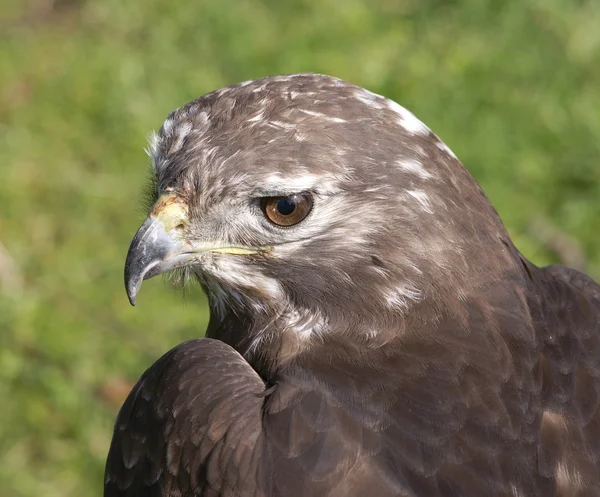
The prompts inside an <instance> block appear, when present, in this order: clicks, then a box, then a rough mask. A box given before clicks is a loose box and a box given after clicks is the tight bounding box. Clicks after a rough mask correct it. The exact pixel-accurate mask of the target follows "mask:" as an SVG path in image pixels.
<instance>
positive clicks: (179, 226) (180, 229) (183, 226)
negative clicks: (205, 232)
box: [175, 223, 185, 232]
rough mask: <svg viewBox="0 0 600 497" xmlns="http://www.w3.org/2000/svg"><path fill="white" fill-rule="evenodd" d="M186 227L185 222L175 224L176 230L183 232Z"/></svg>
mask: <svg viewBox="0 0 600 497" xmlns="http://www.w3.org/2000/svg"><path fill="white" fill-rule="evenodd" d="M184 229H185V224H183V223H179V224H178V225H177V226H175V231H178V232H182V231H183V230H184Z"/></svg>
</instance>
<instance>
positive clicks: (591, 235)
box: [0, 0, 600, 497]
mask: <svg viewBox="0 0 600 497" xmlns="http://www.w3.org/2000/svg"><path fill="white" fill-rule="evenodd" d="M0 18H1V21H0V27H1V28H2V29H1V35H0V43H1V47H0V85H1V86H0V140H1V146H0V173H1V174H0V459H1V460H2V464H0V496H2V497H4V496H7V497H9V496H10V497H12V496H18V497H21V496H23V497H29V496H31V497H33V496H40V495H43V496H44V497H63V496H66V495H77V496H79V497H88V496H94V495H100V494H101V488H102V475H103V465H104V459H105V456H106V452H107V449H108V444H109V441H110V436H111V430H112V423H113V420H114V418H115V415H116V412H117V409H118V407H119V406H120V404H121V402H122V400H123V398H124V395H125V394H126V393H127V392H128V390H129V388H130V387H131V382H132V381H135V380H136V379H137V378H138V376H139V375H140V374H141V373H142V371H143V370H144V369H145V368H146V367H147V366H148V365H149V364H151V362H153V361H154V360H155V359H156V358H157V357H158V356H159V355H161V354H162V353H163V352H165V351H166V350H167V349H168V348H170V347H171V346H174V345H175V344H177V343H178V342H180V341H182V340H184V339H186V338H190V337H195V336H200V335H202V333H203V330H204V328H205V325H206V320H207V312H206V308H205V303H204V297H203V296H202V294H201V293H200V292H199V291H196V292H192V293H191V295H189V296H187V298H186V299H185V302H184V301H183V299H182V297H181V293H180V292H174V291H170V289H169V288H168V285H167V284H166V283H161V281H160V280H152V281H150V282H147V283H146V284H145V285H144V289H143V291H142V293H141V295H140V297H139V300H138V302H139V303H138V306H137V307H136V308H135V309H134V308H131V307H129V304H128V302H127V298H126V296H125V292H124V289H123V281H122V270H123V263H124V258H125V254H126V251H127V247H128V245H129V241H130V239H131V237H132V235H133V233H134V232H135V230H136V229H137V226H138V224H139V222H140V221H141V219H142V218H143V213H142V212H140V210H139V209H140V208H139V205H140V203H139V200H140V198H139V197H140V195H139V192H140V191H141V185H142V183H143V181H144V178H145V176H146V174H147V172H148V159H147V158H146V156H145V155H144V153H143V151H142V149H143V147H144V145H145V139H146V136H147V134H148V132H149V131H150V130H151V129H157V128H158V127H159V126H160V124H161V122H162V120H163V118H164V117H165V116H166V115H167V113H168V112H169V111H170V110H172V109H173V108H175V107H177V106H180V105H182V104H184V103H185V102H187V101H188V100H191V99H193V98H195V97H197V96H199V95H201V94H203V93H205V92H207V91H210V90H212V89H215V88H218V87H221V86H224V85H226V84H229V83H233V82H237V81H242V80H246V79H251V78H255V77H261V76H265V75H269V74H275V73H285V72H300V71H314V72H323V73H329V74H333V75H336V76H339V77H342V78H345V79H348V80H351V81H352V82H355V83H357V84H359V85H362V86H365V87H367V88H369V89H370V90H373V91H375V92H378V93H382V94H385V95H387V96H389V97H392V98H394V99H395V100H397V101H399V102H400V103H401V104H403V105H405V106H406V107H408V108H409V109H411V110H412V111H413V112H414V113H415V114H416V115H417V116H418V117H419V118H421V119H422V120H423V121H424V122H425V123H426V124H428V125H429V126H430V127H431V128H432V129H433V130H434V131H435V132H437V133H438V134H439V135H440V136H441V137H442V138H443V139H444V140H445V141H446V143H447V144H448V145H449V146H450V147H451V148H452V149H453V150H454V151H455V152H456V153H457V155H458V156H459V157H460V158H461V159H462V160H463V162H464V163H465V165H466V166H467V167H468V168H469V169H470V170H471V172H472V173H473V174H474V175H475V177H476V178H477V179H478V180H479V181H480V183H481V184H482V185H483V187H484V189H485V191H486V192H487V193H488V195H489V197H490V198H491V200H492V202H493V203H494V205H495V206H496V208H497V209H498V211H499V212H500V214H501V216H502V217H503V219H504V220H505V222H506V224H507V225H508V227H509V230H510V232H511V234H512V236H513V237H514V239H515V241H516V243H517V246H519V247H520V248H521V250H522V251H523V252H524V253H525V255H526V256H528V257H529V258H531V259H532V260H533V261H534V262H536V263H538V264H546V263H549V262H554V261H558V260H563V261H566V262H569V263H571V264H575V265H577V266H580V267H584V268H585V269H586V270H587V271H588V272H590V273H591V274H592V275H593V276H595V277H596V278H599V277H600V245H599V243H598V241H599V238H600V235H599V232H600V149H599V147H600V145H599V144H600V30H599V29H598V26H600V2H597V1H596V0H587V1H585V0H505V1H503V2H497V1H495V0H463V1H458V0H454V1H452V0H377V1H374V0H347V1H346V0H344V1H342V0H318V1H317V0H314V1H309V0H304V1H302V0H296V1H285V2H283V1H280V0H271V1H267V0H265V1H262V2H259V1H250V0H235V1H234V0H219V1H214V0H212V1H207V0H193V1H192V0H189V1H188V0H180V1H173V0H128V1H122V0H90V1H85V0H54V1H52V0H4V1H3V2H2V6H1V7H0Z"/></svg>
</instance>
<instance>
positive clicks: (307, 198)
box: [261, 192, 313, 226]
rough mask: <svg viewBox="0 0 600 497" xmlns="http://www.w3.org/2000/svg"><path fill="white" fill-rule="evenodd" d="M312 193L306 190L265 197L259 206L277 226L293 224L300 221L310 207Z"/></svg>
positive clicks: (306, 214)
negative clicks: (292, 193) (281, 195)
mask: <svg viewBox="0 0 600 497" xmlns="http://www.w3.org/2000/svg"><path fill="white" fill-rule="evenodd" d="M312 204H313V199H312V195H311V194H310V193H308V192H304V193H296V194H294V195H289V196H287V197H265V198H263V199H261V207H262V210H263V211H264V213H265V216H267V219H268V220H269V221H271V222H272V223H274V224H276V225H277V226H293V225H294V224H298V223H299V222H300V221H302V220H303V219H304V218H305V217H306V216H308V213H309V212H310V209H311V208H312Z"/></svg>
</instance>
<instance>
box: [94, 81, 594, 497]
mask: <svg viewBox="0 0 600 497" xmlns="http://www.w3.org/2000/svg"><path fill="white" fill-rule="evenodd" d="M149 152H150V155H151V157H152V159H153V163H154V172H155V175H156V181H155V199H154V202H153V206H152V208H151V209H150V213H149V216H148V218H147V219H146V221H145V222H144V223H143V224H142V226H141V227H140V229H139V230H138V232H137V234H136V235H135V237H134V239H133V242H132V244H131V247H130V249H129V253H128V255H127V261H126V268H125V282H126V287H127V293H128V295H129V298H130V300H131V302H132V303H135V299H136V295H137V293H138V291H139V289H140V286H141V283H142V280H144V279H147V278H150V277H152V276H155V275H158V274H160V273H165V272H171V271H174V270H177V271H180V272H181V273H183V277H185V278H191V279H196V280H197V281H199V283H200V284H201V285H202V287H203V288H204V290H205V291H206V293H207V295H208V299H209V304H210V312H211V314H210V322H209V326H208V330H207V333H206V337H207V338H203V339H197V340H191V341H187V342H185V343H183V344H181V345H179V346H177V347H175V348H174V349H173V350H171V351H170V352H168V353H167V354H165V355H164V356H163V357H161V358H160V359H159V360H158V361H157V362H156V363H155V364H154V365H152V366H151V367H150V368H149V369H148V370H147V371H146V372H145V373H144V374H143V376H142V377H141V379H140V380H139V382H138V383H137V385H136V386H135V388H134V389H133V391H132V392H131V394H130V395H129V397H128V398H127V400H126V401H125V404H124V405H123V407H122V409H121V411H120V413H119V415H118V419H117V421H116V425H115V430H114V436H113V439H112V444H111V447H110V452H109V454H108V461H107V465H106V476H105V491H104V495H105V496H106V497H116V496H123V497H125V496H128V497H134V496H135V497H142V496H143V497H146V496H164V497H167V496H168V497H175V496H178V497H180V496H183V497H191V496H203V497H208V496H211V497H216V496H221V497H233V496H238V497H275V496H278V497H279V496H281V497H296V496H297V497H300V496H302V497H321V496H323V497H324V496H327V497H359V496H373V497H391V496H397V497H459V496H460V497H481V496H485V497H584V496H585V497H592V496H598V495H600V409H599V402H600V287H599V286H598V284H596V283H595V282H594V281H593V280H592V279H591V278H589V277H588V276H586V275H584V274H582V273H580V272H577V271H575V270H572V269H568V268H566V267H561V266H550V267H545V268H539V267H536V266H535V265H533V264H532V263H530V262H529V261H527V260H526V259H525V258H524V257H523V256H522V255H521V254H520V253H519V251H518V250H517V249H516V248H515V246H514V245H513V243H512V242H511V240H510V238H509V236H508V234H507V232H506V230H505V228H504V227H503V224H502V222H501V220H500V218H499V216H498V214H497V213H496V212H495V211H494V209H493V208H492V206H491V205H490V202H489V201H488V200H487V198H486V197H485V195H484V194H483V192H482V190H481V189H480V188H479V186H478V185H477V184H476V182H475V181H474V179H473V178H472V177H471V176H470V175H469V173H468V172H467V171H466V170H465V169H464V168H463V166H462V165H461V163H460V162H459V160H458V159H457V158H456V156H455V155H454V154H453V153H452V151H451V150H450V149H449V148H448V147H447V146H446V145H445V144H444V143H443V142H442V141H440V139H439V138H438V137H437V136H436V135H435V134H434V133H432V132H431V131H430V130H429V129H428V128H427V127H426V126H425V125H424V124H423V123H421V122H420V121H419V120H418V119H417V118H416V117H414V116H413V115H412V114H411V113H410V112H408V111H407V110H406V109H404V108H403V107H401V106H400V105H398V104H396V103H394V102H392V101H390V100H388V99H386V98H384V97H382V96H379V95H376V94H373V93H371V92H369V91H367V90H365V89H362V88H360V87H357V86H354V85H352V84H350V83H347V82H345V81H342V80H340V79H336V78H333V77H328V76H322V75H315V74H296V75H284V76H275V77H268V78H264V79H259V80H254V81H249V82H246V83H241V84H236V85H232V86H229V87H226V88H223V89H220V90H217V91H214V92H212V93H209V94H207V95H204V96H202V97H200V98H198V99H197V100H194V101H193V102H191V103H189V104H187V105H185V106H183V107H182V108H180V109H178V110H176V111H174V112H173V113H172V114H171V115H170V116H169V117H168V118H167V120H166V121H165V122H164V124H163V126H162V128H161V129H160V132H159V133H158V134H156V135H155V136H154V137H153V138H152V140H151V144H150V149H149Z"/></svg>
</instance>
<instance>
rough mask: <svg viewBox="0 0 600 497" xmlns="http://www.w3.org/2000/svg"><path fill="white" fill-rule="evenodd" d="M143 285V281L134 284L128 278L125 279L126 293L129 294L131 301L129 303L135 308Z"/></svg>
mask: <svg viewBox="0 0 600 497" xmlns="http://www.w3.org/2000/svg"><path fill="white" fill-rule="evenodd" d="M141 283H142V282H141V280H138V281H136V282H134V281H132V280H129V279H128V278H127V277H126V279H125V291H126V292H127V298H128V299H129V303H130V304H131V306H132V307H135V299H136V297H137V294H138V292H139V290H140V287H141V286H142V285H141Z"/></svg>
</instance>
